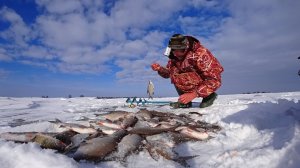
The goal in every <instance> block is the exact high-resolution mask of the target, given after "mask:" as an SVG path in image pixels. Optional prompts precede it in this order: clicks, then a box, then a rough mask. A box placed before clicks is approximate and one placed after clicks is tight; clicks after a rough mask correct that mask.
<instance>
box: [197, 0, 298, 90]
mask: <svg viewBox="0 0 300 168" xmlns="http://www.w3.org/2000/svg"><path fill="white" fill-rule="evenodd" d="M299 9H300V2H299V1H293V0H288V1H285V2H284V3H282V1H280V0H265V1H259V0H254V1H247V3H245V2H244V1H230V2H229V11H230V14H231V15H230V17H229V18H225V19H224V20H223V21H222V25H221V27H220V31H219V32H218V33H217V34H215V35H213V36H211V37H210V38H209V39H203V38H202V39H203V42H204V43H205V44H206V45H207V47H208V48H210V49H212V50H213V53H214V54H215V55H216V56H217V57H218V58H219V59H220V60H221V62H222V64H223V65H224V67H225V72H224V79H226V81H227V84H229V85H235V86H237V85H240V86H241V87H239V88H231V89H232V90H231V91H233V90H235V91H236V92H239V91H240V90H242V89H245V88H247V89H249V90H254V89H257V88H258V87H259V88H261V89H265V90H270V89H272V88H275V87H277V89H278V88H281V89H283V90H285V89H287V88H284V87H285V84H284V83H294V82H296V79H297V76H296V73H297V72H296V71H297V69H298V67H299V64H298V63H297V61H295V60H296V58H297V56H298V55H299V53H300V49H299V47H296V46H299V44H300V36H299V31H298V30H299V29H300V22H299V21H298V20H299V18H298V16H300V10H299ZM293 71H295V72H293ZM293 73H295V74H293ZM267 79H269V80H270V81H271V80H274V81H276V82H274V81H273V82H271V83H272V84H270V82H269V83H268V82H266V80H267ZM255 81H257V83H255ZM280 81H281V82H280ZM224 85H226V82H225V83H224ZM274 86H275V87H274ZM227 88H229V87H227ZM256 91H257V90H256Z"/></svg>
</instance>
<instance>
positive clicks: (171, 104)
mask: <svg viewBox="0 0 300 168" xmlns="http://www.w3.org/2000/svg"><path fill="white" fill-rule="evenodd" d="M170 106H171V107H173V108H190V107H192V102H189V103H187V104H183V103H180V102H172V103H170Z"/></svg>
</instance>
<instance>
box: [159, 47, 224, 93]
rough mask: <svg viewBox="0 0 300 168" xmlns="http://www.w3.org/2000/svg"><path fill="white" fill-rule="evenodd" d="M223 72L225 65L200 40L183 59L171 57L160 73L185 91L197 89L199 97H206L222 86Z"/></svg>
mask: <svg viewBox="0 0 300 168" xmlns="http://www.w3.org/2000/svg"><path fill="white" fill-rule="evenodd" d="M222 72H223V67H222V66H221V64H220V63H219V61H218V60H217V59H216V58H215V57H214V56H213V55H212V53H211V52H210V51H209V50H208V49H206V48H205V47H203V46H202V45H201V44H200V42H194V44H193V47H192V49H191V50H190V51H189V52H188V53H187V55H186V57H185V59H184V60H183V61H178V60H175V59H169V61H168V64H167V66H166V68H165V67H161V68H160V69H159V71H158V74H159V75H160V76H162V77H163V78H171V83H173V84H174V85H175V86H176V87H177V88H178V89H180V90H181V91H183V92H185V93H187V92H193V91H196V92H197V94H198V97H206V96H208V95H210V94H211V93H213V92H215V91H216V90H217V89H218V88H219V87H220V86H221V73H222Z"/></svg>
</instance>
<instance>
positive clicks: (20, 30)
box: [0, 7, 31, 46]
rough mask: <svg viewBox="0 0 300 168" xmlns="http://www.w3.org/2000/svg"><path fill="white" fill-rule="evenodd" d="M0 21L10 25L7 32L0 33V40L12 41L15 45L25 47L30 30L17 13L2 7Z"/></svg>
mask: <svg viewBox="0 0 300 168" xmlns="http://www.w3.org/2000/svg"><path fill="white" fill-rule="evenodd" d="M0 20H3V21H6V22H9V23H10V26H9V27H8V28H7V30H5V31H2V32H0V37H1V38H4V39H6V40H9V41H13V42H14V43H15V44H16V45H20V46H27V42H28V41H29V40H30V39H31V37H30V28H29V27H28V26H26V24H25V23H24V21H23V19H22V18H21V17H20V16H19V15H18V14H17V13H15V12H14V11H13V10H11V9H9V8H7V7H2V8H0Z"/></svg>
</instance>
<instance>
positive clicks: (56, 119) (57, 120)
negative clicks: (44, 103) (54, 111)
mask: <svg viewBox="0 0 300 168" xmlns="http://www.w3.org/2000/svg"><path fill="white" fill-rule="evenodd" d="M48 122H50V123H62V121H61V120H59V119H58V118H55V120H54V121H51V120H50V121H48Z"/></svg>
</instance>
